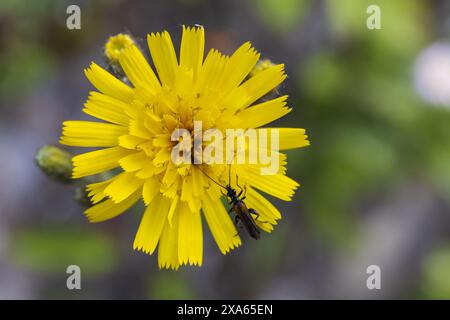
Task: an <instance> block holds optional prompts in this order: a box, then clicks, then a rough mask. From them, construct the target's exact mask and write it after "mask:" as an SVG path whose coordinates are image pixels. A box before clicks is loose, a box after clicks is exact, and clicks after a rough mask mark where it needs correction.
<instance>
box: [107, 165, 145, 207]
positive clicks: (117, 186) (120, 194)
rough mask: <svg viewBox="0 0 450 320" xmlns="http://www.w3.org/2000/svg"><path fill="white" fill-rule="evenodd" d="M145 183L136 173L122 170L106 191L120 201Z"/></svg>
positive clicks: (115, 200)
mask: <svg viewBox="0 0 450 320" xmlns="http://www.w3.org/2000/svg"><path fill="white" fill-rule="evenodd" d="M143 184H144V180H142V179H139V178H136V176H135V174H134V173H129V172H122V173H121V174H120V175H119V176H118V177H117V179H115V180H114V181H113V182H112V183H111V184H110V185H109V186H108V187H107V188H106V189H105V191H104V192H105V193H106V194H107V195H108V196H110V197H111V199H112V200H113V201H114V202H116V203H118V202H121V201H123V200H124V199H126V198H127V197H129V196H130V195H131V194H132V193H134V192H135V191H137V190H140V188H141V187H142V185H143Z"/></svg>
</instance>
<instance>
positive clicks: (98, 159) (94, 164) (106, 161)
mask: <svg viewBox="0 0 450 320" xmlns="http://www.w3.org/2000/svg"><path fill="white" fill-rule="evenodd" d="M129 152H130V151H128V150H126V149H123V148H121V147H112V148H107V149H101V150H96V151H91V152H86V153H83V154H80V155H77V156H75V157H73V158H72V162H73V174H72V177H73V178H74V179H76V178H81V177H85V176H89V175H92V174H97V173H100V172H104V171H107V170H111V169H113V168H115V167H117V166H118V165H119V160H120V159H121V158H123V157H125V156H126V155H128V154H129Z"/></svg>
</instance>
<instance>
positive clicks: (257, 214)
mask: <svg viewBox="0 0 450 320" xmlns="http://www.w3.org/2000/svg"><path fill="white" fill-rule="evenodd" d="M248 212H250V213H251V214H254V215H255V216H256V219H255V221H258V222H261V223H267V221H261V220H259V217H260V214H259V213H258V212H257V211H256V210H255V209H253V208H250V209H248Z"/></svg>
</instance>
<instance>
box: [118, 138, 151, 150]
mask: <svg viewBox="0 0 450 320" xmlns="http://www.w3.org/2000/svg"><path fill="white" fill-rule="evenodd" d="M146 141H147V140H146V139H144V138H140V137H136V136H133V135H129V134H124V135H123V136H120V137H119V146H121V147H124V148H127V149H137V146H138V145H140V144H141V143H144V142H146Z"/></svg>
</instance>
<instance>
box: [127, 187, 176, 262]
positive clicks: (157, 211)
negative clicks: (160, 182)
mask: <svg viewBox="0 0 450 320" xmlns="http://www.w3.org/2000/svg"><path fill="white" fill-rule="evenodd" d="M169 206H170V201H169V199H166V198H164V197H163V196H161V195H157V196H156V197H155V198H154V199H153V200H152V202H151V203H150V204H149V205H148V206H147V209H146V210H145V213H144V216H143V217H142V220H141V223H140V224H139V229H138V232H137V234H136V237H135V239H134V244H133V248H134V249H135V250H141V251H143V252H145V253H148V254H152V253H153V252H154V251H155V249H156V245H157V244H158V241H159V238H160V236H161V232H162V230H163V228H164V225H165V224H166V221H167V212H168V210H169Z"/></svg>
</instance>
